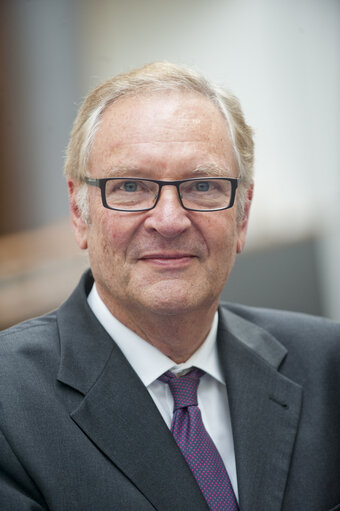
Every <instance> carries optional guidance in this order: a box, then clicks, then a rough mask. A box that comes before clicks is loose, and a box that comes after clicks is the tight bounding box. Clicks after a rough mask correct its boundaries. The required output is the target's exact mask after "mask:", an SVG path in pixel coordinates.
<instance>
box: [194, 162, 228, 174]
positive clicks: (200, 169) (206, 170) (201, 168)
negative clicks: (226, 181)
mask: <svg viewBox="0 0 340 511" xmlns="http://www.w3.org/2000/svg"><path fill="white" fill-rule="evenodd" d="M192 173H193V174H195V175H197V174H198V175H200V176H207V175H208V176H212V177H227V176H228V175H230V174H231V172H230V169H228V168H223V167H221V166H220V165H217V164H215V163H209V164H207V165H203V164H202V165H198V166H197V167H196V168H195V169H193V170H192Z"/></svg>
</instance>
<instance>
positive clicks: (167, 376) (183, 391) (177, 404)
mask: <svg viewBox="0 0 340 511" xmlns="http://www.w3.org/2000/svg"><path fill="white" fill-rule="evenodd" d="M203 374H204V371H202V370H201V369H192V370H191V371H190V372H189V373H187V374H185V375H184V376H179V377H177V376H176V375H175V374H173V373H172V372H171V371H167V372H166V373H164V374H162V376H160V377H159V378H158V379H159V380H161V381H163V382H164V383H167V384H168V385H169V388H170V391H171V394H172V397H173V398H174V411H175V410H177V409H178V408H184V407H186V406H197V388H198V385H199V382H200V378H201V376H202V375H203Z"/></svg>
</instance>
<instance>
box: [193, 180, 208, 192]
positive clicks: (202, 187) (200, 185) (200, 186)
mask: <svg viewBox="0 0 340 511" xmlns="http://www.w3.org/2000/svg"><path fill="white" fill-rule="evenodd" d="M210 186H211V185H210V183H209V182H208V181H198V182H196V183H195V190H196V191H197V192H208V191H209V190H210Z"/></svg>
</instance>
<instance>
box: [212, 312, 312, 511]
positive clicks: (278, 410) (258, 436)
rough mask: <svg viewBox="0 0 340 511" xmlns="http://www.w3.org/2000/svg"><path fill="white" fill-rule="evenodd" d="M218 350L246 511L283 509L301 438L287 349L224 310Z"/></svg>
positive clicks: (295, 387)
mask: <svg viewBox="0 0 340 511" xmlns="http://www.w3.org/2000/svg"><path fill="white" fill-rule="evenodd" d="M219 350H220V359H221V364H222V367H223V371H224V374H225V378H226V383H227V390H228V398H229V404H230V412H231V420H232V427H233V436H234V445H235V455H236V467H237V476H238V485H239V498H240V508H241V509H242V511H252V510H254V509H266V510H268V511H269V510H270V511H279V510H280V509H281V507H282V500H283V496H284V490H285V486H286V481H287V475H288V470H289V465H290V461H291V457H292V453H293V447H294V441H295V437H296V432H297V427H298V421H299V415H300V408H301V400H302V390H301V388H300V387H299V386H298V385H297V384H295V383H293V382H292V381H290V380H288V379H287V378H285V377H284V376H283V375H281V374H280V373H279V372H278V367H279V365H280V363H281V362H282V360H283V359H284V358H285V356H286V350H285V348H284V347H283V346H282V345H281V344H280V343H278V341H277V340H276V339H274V338H273V337H272V336H270V335H269V334H268V333H267V332H265V331H264V330H262V329H261V328H259V327H257V326H256V325H254V324H252V323H249V322H247V321H245V320H243V319H242V318H240V317H239V316H236V315H234V314H233V313H231V312H229V311H226V310H221V320H220V329H219Z"/></svg>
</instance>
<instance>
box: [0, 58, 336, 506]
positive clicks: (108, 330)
mask: <svg viewBox="0 0 340 511" xmlns="http://www.w3.org/2000/svg"><path fill="white" fill-rule="evenodd" d="M252 167H253V143H252V136H251V130H250V128H249V127H248V126H247V125H246V123H245V121H244V118H243V115H242V112H241V109H240V106H239V104H238V102H237V100H236V99H235V98H234V97H233V96H231V95H229V94H227V93H225V92H223V91H221V90H220V89H218V88H216V87H214V86H212V85H211V84H209V83H208V82H207V81H206V80H205V79H204V78H203V77H201V76H200V75H198V74H196V73H195V72H193V71H190V70H188V69H186V68H183V67H179V66H174V65H171V64H166V63H156V64H151V65H148V66H145V67H144V68H141V69H139V70H137V71H133V72H131V73H129V74H126V75H121V76H118V77H116V78H113V79H111V80H108V81H107V82H105V83H103V84H101V85H100V86H99V87H98V88H97V89H96V90H95V91H93V92H92V93H91V94H90V95H89V96H88V98H87V99H86V100H85V102H84V104H83V106H82V107H81V109H80V111H79V113H78V117H77V119H76V121H75V125H74V128H73V132H72V135H71V140H70V144H69V148H68V152H67V158H66V167H65V171H66V176H67V181H68V188H69V195H70V207H71V218H72V223H73V227H74V232H75V236H76V240H77V243H78V244H79V246H80V248H82V249H88V253H89V258H90V265H91V271H90V272H88V273H87V274H85V275H84V276H83V278H82V280H81V282H80V284H79V286H78V287H77V289H76V290H75V291H74V293H73V294H72V296H71V297H70V298H69V299H68V301H67V302H66V303H65V304H63V305H62V306H61V307H60V309H59V310H57V311H56V312H53V313H51V314H49V315H47V316H45V317H43V318H39V319H34V320H31V321H29V322H26V323H23V324H21V325H19V326H17V327H14V328H12V329H10V330H8V331H7V332H4V333H3V334H2V336H1V341H0V349H1V354H0V355H1V358H0V360H1V362H0V367H1V371H0V374H1V380H0V382H1V383H0V385H1V386H0V403H1V407H0V410H1V412H0V425H1V444H0V445H1V451H0V467H1V476H0V502H1V506H0V507H1V509H3V510H5V511H8V510H20V511H21V510H22V511H25V510H34V511H38V510H51V511H61V510H63V511H66V510H67V511H68V510H72V511H78V510H79V511H80V510H81V511H85V510H96V511H97V510H99V511H109V510H119V511H125V510H133V511H144V510H145V511H147V510H150V511H151V510H155V509H156V510H160V511H165V510H195V511H197V510H205V509H212V510H215V509H216V510H236V509H241V511H279V510H284V511H307V510H308V511H323V510H325V511H326V510H331V509H332V510H333V511H334V510H335V509H340V484H339V477H340V445H339V444H340V410H339V367H340V360H339V359H340V356H339V352H340V326H339V325H338V324H336V323H333V322H330V321H327V320H323V319H320V318H313V317H307V316H305V315H298V314H291V313H285V312H275V311H269V310H260V309H254V308H249V307H244V306H238V305H235V304H233V305H231V304H228V305H220V306H219V297H220V293H221V291H222V288H223V286H224V284H225V282H226V280H227V278H228V276H229V273H230V271H231V269H232V266H233V263H234V259H235V256H236V254H237V253H239V252H241V250H242V248H243V246H244V242H245V236H246V229H247V222H248V216H249V208H250V203H251V199H252V190H253V178H252Z"/></svg>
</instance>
